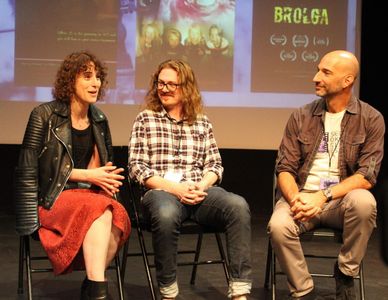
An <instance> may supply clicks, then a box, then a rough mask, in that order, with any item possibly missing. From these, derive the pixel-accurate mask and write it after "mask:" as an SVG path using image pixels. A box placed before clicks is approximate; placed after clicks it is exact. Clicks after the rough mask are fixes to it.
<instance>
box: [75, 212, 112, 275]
mask: <svg viewBox="0 0 388 300" xmlns="http://www.w3.org/2000/svg"><path fill="white" fill-rule="evenodd" d="M111 231H112V211H111V210H110V209H107V210H105V211H104V213H103V214H102V215H101V216H100V217H99V218H98V219H96V220H95V221H94V222H93V223H92V226H90V228H89V230H88V232H87V233H86V235H85V239H84V241H83V244H82V248H83V254H84V259H85V267H86V275H87V277H88V279H90V280H93V281H104V280H105V269H106V264H107V257H108V249H109V244H110V240H111Z"/></svg>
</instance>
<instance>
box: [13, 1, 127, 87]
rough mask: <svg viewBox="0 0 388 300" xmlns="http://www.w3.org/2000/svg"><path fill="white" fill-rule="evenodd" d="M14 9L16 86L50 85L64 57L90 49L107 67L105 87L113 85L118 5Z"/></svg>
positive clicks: (26, 4)
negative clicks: (76, 51)
mask: <svg viewBox="0 0 388 300" xmlns="http://www.w3.org/2000/svg"><path fill="white" fill-rule="evenodd" d="M74 4H76V5H74ZM15 11H16V12H17V14H16V16H15V32H16V34H15V82H16V84H17V85H24V86H32V87H34V86H47V87H51V86H52V84H53V82H54V78H55V74H56V72H57V69H58V68H59V65H60V63H61V61H62V60H63V58H64V57H65V56H66V55H68V54H69V53H71V52H74V51H75V50H79V49H88V50H91V51H92V52H93V53H95V54H96V55H97V56H98V57H99V58H101V59H102V60H103V61H104V62H105V63H106V64H107V66H108V69H109V71H110V72H109V81H108V87H110V88H114V87H115V85H116V72H115V70H116V56H117V24H118V21H119V4H118V2H117V1H100V2H99V3H97V2H96V1H79V2H78V1H77V3H73V1H68V0H56V1H48V0H34V1H15ZM86 12H87V17H86V15H85V13H86ZM42 20H44V23H42ZM42 24H44V26H42ZM91 24H92V26H91Z"/></svg>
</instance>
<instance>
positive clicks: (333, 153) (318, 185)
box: [304, 110, 345, 191]
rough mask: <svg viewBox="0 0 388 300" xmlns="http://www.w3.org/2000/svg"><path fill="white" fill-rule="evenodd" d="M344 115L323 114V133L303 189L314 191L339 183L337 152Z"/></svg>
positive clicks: (340, 113)
mask: <svg viewBox="0 0 388 300" xmlns="http://www.w3.org/2000/svg"><path fill="white" fill-rule="evenodd" d="M344 114H345V110H343V111H341V112H339V113H329V112H326V113H325V128H324V129H325V132H324V135H323V137H322V141H321V143H320V145H319V148H318V151H317V153H316V155H315V158H314V162H313V165H312V168H311V170H310V174H309V176H308V177H307V181H306V183H305V185H304V189H306V190H312V191H316V190H321V189H324V188H326V187H328V186H330V185H333V184H336V183H338V182H339V168H338V152H339V148H340V139H341V122H342V118H343V117H344Z"/></svg>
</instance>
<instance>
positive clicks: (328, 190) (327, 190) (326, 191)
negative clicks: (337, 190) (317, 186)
mask: <svg viewBox="0 0 388 300" xmlns="http://www.w3.org/2000/svg"><path fill="white" fill-rule="evenodd" d="M322 193H323V194H324V195H325V197H326V198H327V200H326V201H331V200H333V194H332V193H331V187H327V188H325V189H323V190H322Z"/></svg>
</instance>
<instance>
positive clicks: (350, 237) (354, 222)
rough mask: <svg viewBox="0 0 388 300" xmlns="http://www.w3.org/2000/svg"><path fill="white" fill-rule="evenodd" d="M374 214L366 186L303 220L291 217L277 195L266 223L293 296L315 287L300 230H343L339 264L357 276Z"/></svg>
mask: <svg viewBox="0 0 388 300" xmlns="http://www.w3.org/2000/svg"><path fill="white" fill-rule="evenodd" d="M376 214H377V209H376V200H375V198H374V197H373V195H372V194H371V193H370V192H369V191H367V190H365V189H356V190H353V191H351V192H349V193H348V194H347V195H346V196H345V197H344V198H342V199H336V200H332V201H330V202H329V203H326V204H325V205H324V207H323V211H322V213H321V214H320V215H318V216H317V217H315V218H313V219H311V220H310V221H308V222H303V223H300V222H295V221H294V220H293V214H292V212H291V210H290V205H289V204H288V202H287V201H285V200H284V199H283V198H280V199H279V201H278V202H277V203H276V205H275V208H274V211H273V214H272V217H271V219H270V221H269V223H268V233H269V235H270V238H271V243H272V247H273V249H274V251H275V254H276V257H277V259H278V262H279V264H280V267H281V269H282V271H283V272H284V273H285V274H286V275H287V279H288V286H289V289H290V291H291V294H292V296H294V297H301V296H303V295H305V294H307V293H309V292H310V291H311V290H312V289H313V288H314V283H313V280H312V278H311V275H310V273H309V271H308V268H307V264H306V260H305V257H304V255H303V250H302V247H301V244H300V240H299V235H300V234H301V233H303V232H305V231H309V230H311V229H313V228H316V227H320V226H324V227H331V228H336V229H342V230H343V245H342V246H341V249H340V253H339V255H338V265H339V268H340V269H341V271H342V272H343V273H344V274H346V275H349V276H356V275H357V274H358V271H359V266H360V262H361V260H362V259H363V257H364V255H365V252H366V248H367V245H368V240H369V237H370V235H371V234H372V231H373V228H375V227H376Z"/></svg>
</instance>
